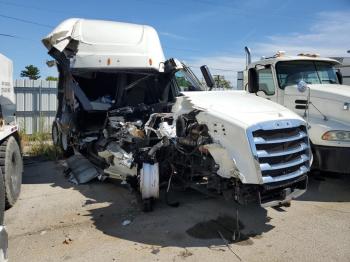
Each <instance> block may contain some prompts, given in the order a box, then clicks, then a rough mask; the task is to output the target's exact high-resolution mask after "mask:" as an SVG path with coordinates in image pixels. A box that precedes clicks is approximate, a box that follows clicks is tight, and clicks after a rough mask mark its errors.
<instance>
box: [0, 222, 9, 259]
mask: <svg viewBox="0 0 350 262" xmlns="http://www.w3.org/2000/svg"><path fill="white" fill-rule="evenodd" d="M7 247H8V236H7V232H6V228H5V227H4V226H0V261H7Z"/></svg>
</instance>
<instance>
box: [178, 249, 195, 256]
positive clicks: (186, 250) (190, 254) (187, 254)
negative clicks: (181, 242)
mask: <svg viewBox="0 0 350 262" xmlns="http://www.w3.org/2000/svg"><path fill="white" fill-rule="evenodd" d="M192 255H193V253H192V252H191V251H189V250H188V249H187V248H185V250H183V251H181V252H180V254H179V256H180V257H182V258H187V257H190V256H192Z"/></svg>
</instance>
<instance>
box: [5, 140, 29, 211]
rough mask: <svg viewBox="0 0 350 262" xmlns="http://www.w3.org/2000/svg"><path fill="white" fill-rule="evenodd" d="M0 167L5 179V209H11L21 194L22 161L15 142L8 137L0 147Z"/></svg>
mask: <svg viewBox="0 0 350 262" xmlns="http://www.w3.org/2000/svg"><path fill="white" fill-rule="evenodd" d="M0 167H1V171H2V174H3V175H4V178H5V180H4V181H5V193H6V198H5V199H6V208H10V207H12V206H13V205H14V204H15V203H16V201H17V199H18V197H19V194H20V192H21V184H22V173H23V159H22V154H21V150H20V148H19V145H18V143H17V140H16V139H15V138H14V137H13V136H10V137H8V138H7V139H6V140H5V141H3V143H2V144H1V145H0Z"/></svg>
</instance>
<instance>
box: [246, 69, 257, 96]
mask: <svg viewBox="0 0 350 262" xmlns="http://www.w3.org/2000/svg"><path fill="white" fill-rule="evenodd" d="M248 91H249V93H257V92H258V91H259V84H258V72H257V71H256V69H255V68H250V69H249V71H248Z"/></svg>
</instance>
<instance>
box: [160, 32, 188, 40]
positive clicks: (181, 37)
mask: <svg viewBox="0 0 350 262" xmlns="http://www.w3.org/2000/svg"><path fill="white" fill-rule="evenodd" d="M159 34H160V35H161V36H165V37H169V38H172V39H177V40H186V39H187V38H186V37H184V36H182V35H178V34H174V33H170V32H159Z"/></svg>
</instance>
